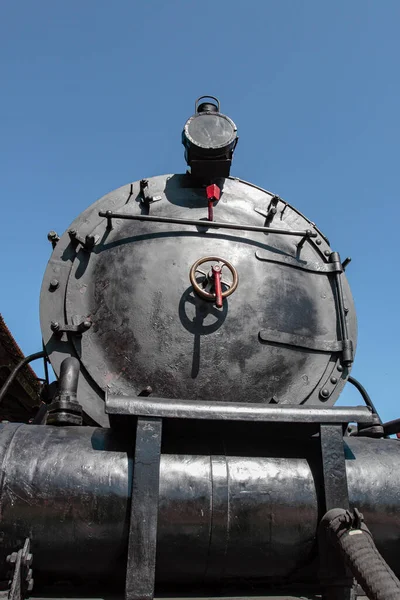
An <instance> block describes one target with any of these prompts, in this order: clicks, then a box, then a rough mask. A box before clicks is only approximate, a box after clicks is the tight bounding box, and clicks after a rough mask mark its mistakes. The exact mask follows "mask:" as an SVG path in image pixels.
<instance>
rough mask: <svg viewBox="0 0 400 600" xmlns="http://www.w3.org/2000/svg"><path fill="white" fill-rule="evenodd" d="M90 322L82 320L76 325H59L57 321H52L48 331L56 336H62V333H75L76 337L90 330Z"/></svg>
mask: <svg viewBox="0 0 400 600" xmlns="http://www.w3.org/2000/svg"><path fill="white" fill-rule="evenodd" d="M91 326H92V321H90V320H89V319H84V320H83V321H81V323H78V325H61V324H60V323H59V322H58V321H52V322H51V324H50V329H51V330H52V332H53V333H54V335H56V336H60V337H61V336H62V334H63V333H75V334H76V335H82V333H84V332H85V331H87V330H88V329H90V328H91Z"/></svg>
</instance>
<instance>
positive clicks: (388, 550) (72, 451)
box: [0, 424, 400, 589]
mask: <svg viewBox="0 0 400 600" xmlns="http://www.w3.org/2000/svg"><path fill="white" fill-rule="evenodd" d="M246 427H247V428H248V427H250V425H249V424H248V425H246ZM264 427H265V426H264V425H263V426H260V429H259V430H258V431H259V435H258V436H257V435H252V437H251V441H250V444H247V445H246V447H245V446H244V444H243V439H240V436H235V435H233V436H231V437H229V438H228V437H227V436H225V435H224V436H222V437H221V436H219V435H218V436H217V438H218V439H217V438H215V439H211V437H212V436H209V437H208V438H207V439H204V436H200V435H199V436H198V437H197V438H194V437H193V436H192V435H191V436H190V444H191V447H190V449H188V447H187V440H186V441H185V440H183V443H182V438H179V439H177V438H176V437H175V436H172V437H171V438H169V442H168V443H169V447H168V453H167V454H162V457H161V470H160V487H159V513H158V515H159V516H158V535H157V563H156V584H157V586H158V588H159V589H163V586H164V589H165V586H166V585H167V584H168V583H173V584H175V585H179V584H182V583H185V582H186V583H190V584H193V585H194V584H196V585H198V586H200V587H202V586H204V585H206V584H207V583H211V584H212V583H213V582H214V584H215V583H216V582H217V585H219V584H220V583H221V582H223V581H231V582H232V581H233V582H235V584H236V587H237V588H238V589H239V587H240V585H241V582H242V581H243V580H244V579H246V580H248V581H250V582H251V581H253V582H256V581H257V580H258V581H260V580H262V581H264V582H266V583H265V585H266V586H268V585H272V584H273V583H274V582H278V583H279V582H280V581H282V580H285V581H287V582H288V583H290V582H300V581H302V580H303V581H304V578H305V577H308V580H309V581H313V582H314V583H317V582H318V574H317V566H318V565H317V564H314V566H313V563H312V558H313V556H314V552H315V548H316V534H317V529H318V523H319V508H320V507H321V506H322V505H323V487H322V483H321V473H320V460H319V440H318V439H316V438H310V439H308V440H303V441H302V442H301V443H300V442H299V440H296V439H290V438H286V439H279V438H277V437H275V438H274V439H272V438H271V439H270V437H269V436H265V429H264ZM221 439H222V441H221ZM216 444H217V445H219V446H220V447H221V448H222V447H225V449H226V450H225V453H224V454H219V453H218V449H217V447H216ZM179 447H183V448H185V449H187V450H189V452H188V451H187V450H186V453H185V454H179ZM246 448H247V449H246ZM249 449H250V450H251V456H248V455H247V454H246V453H249ZM345 450H346V472H347V480H348V489H349V500H350V505H351V506H357V508H359V510H360V511H362V513H363V514H364V517H365V522H366V523H367V525H368V527H369V529H370V530H371V532H372V534H373V536H374V540H375V543H376V546H377V548H378V550H379V551H380V552H381V553H382V555H383V556H384V558H385V560H386V561H387V562H388V564H389V565H390V567H391V568H392V569H393V571H394V572H395V573H396V574H397V575H398V574H399V573H400V559H399V553H398V540H399V539H400V520H399V518H398V515H399V512H400V496H399V492H398V490H399V489H400V470H399V469H398V464H399V459H400V444H399V443H398V441H397V440H383V439H379V440H378V439H367V438H346V440H345ZM0 470H1V472H2V479H1V482H0V514H1V515H2V517H1V522H0V536H1V539H2V543H1V545H0V577H1V578H2V579H4V578H5V577H6V573H5V571H6V570H7V568H8V566H7V563H6V557H7V555H8V554H10V553H11V552H13V551H14V550H15V548H18V547H19V545H20V542H21V540H24V539H25V538H26V537H29V538H30V540H31V544H32V549H33V553H34V561H35V562H34V564H35V580H36V579H37V578H38V579H39V578H44V577H45V578H47V579H48V580H49V581H52V580H53V581H54V580H59V579H60V578H61V579H62V580H63V581H65V580H69V581H74V580H79V579H80V577H82V574H83V575H84V577H85V580H86V581H87V582H88V581H91V580H92V581H93V580H96V581H104V580H110V578H113V580H115V578H116V579H117V580H118V581H119V582H120V583H121V582H123V581H124V578H125V567H126V552H127V536H128V529H129V518H128V515H129V508H130V498H131V481H132V439H131V435H130V432H129V433H124V432H122V431H118V430H117V431H113V430H110V429H106V428H103V429H96V428H92V427H69V428H56V427H43V426H40V425H16V424H8V425H0ZM302 578H303V579H302Z"/></svg>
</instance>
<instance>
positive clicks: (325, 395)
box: [320, 388, 329, 398]
mask: <svg viewBox="0 0 400 600" xmlns="http://www.w3.org/2000/svg"><path fill="white" fill-rule="evenodd" d="M320 396H322V398H329V390H328V389H326V388H323V389H322V390H321V391H320Z"/></svg>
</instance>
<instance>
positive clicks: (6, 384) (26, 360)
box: [0, 350, 46, 404]
mask: <svg viewBox="0 0 400 600" xmlns="http://www.w3.org/2000/svg"><path fill="white" fill-rule="evenodd" d="M44 356H46V353H45V351H44V350H42V351H41V352H35V353H34V354H29V356H26V357H25V358H24V359H23V360H21V362H19V363H18V364H17V366H16V367H15V368H14V369H13V370H12V371H11V373H10V374H9V376H8V377H7V379H6V381H5V382H4V385H3V387H2V388H1V390H0V404H1V403H2V401H3V398H4V396H5V395H6V393H7V391H8V388H9V387H10V385H11V384H12V382H13V381H14V379H15V378H16V376H17V375H18V373H19V372H20V370H21V369H22V368H23V367H25V366H26V365H27V364H28V363H30V362H32V361H33V360H37V359H38V358H43V357H44Z"/></svg>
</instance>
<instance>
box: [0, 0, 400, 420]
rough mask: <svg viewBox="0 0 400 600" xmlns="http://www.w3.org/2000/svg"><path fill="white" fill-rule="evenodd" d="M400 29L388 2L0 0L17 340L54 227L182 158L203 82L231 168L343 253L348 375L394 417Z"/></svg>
mask: <svg viewBox="0 0 400 600" xmlns="http://www.w3.org/2000/svg"><path fill="white" fill-rule="evenodd" d="M399 31H400V2H398V0H381V1H379V0H374V1H371V0H350V1H349V0H346V1H343V0H335V2H326V1H323V2H321V0H290V1H289V0H279V1H278V0H275V1H273V2H272V1H270V0H258V1H256V0H247V1H246V2H238V1H236V0H219V1H218V0H214V2H210V1H208V0H204V1H203V2H200V1H196V2H192V1H190V0H180V1H178V0H170V1H169V2H166V1H161V0H148V1H147V2H135V1H132V0H114V1H113V2H110V1H107V2H105V1H103V0H79V1H77V0H69V1H68V2H55V1H54V0H51V1H50V0H39V1H38V2H32V1H31V0H29V1H28V0H22V1H18V0H14V1H13V2H11V1H9V2H2V3H1V7H0V68H1V75H0V76H1V94H0V107H1V110H0V118H1V129H0V148H1V156H0V183H1V186H0V190H1V207H2V210H1V241H2V246H1V260H0V282H1V283H0V285H1V293H0V312H2V313H3V315H4V317H5V319H6V321H7V323H8V325H9V327H10V329H11V330H12V332H13V333H14V335H15V337H16V339H17V341H18V342H19V344H20V345H21V347H22V349H23V350H24V352H26V353H30V352H34V351H37V350H38V349H40V346H41V334H40V328H39V319H38V312H39V290H40V285H41V279H42V275H43V272H44V269H45V266H46V262H47V260H48V257H49V255H50V246H49V243H48V242H47V239H46V235H47V232H48V231H49V230H50V229H55V230H57V231H58V232H59V233H62V232H63V231H64V230H65V229H66V228H67V227H68V225H69V223H70V222H71V221H72V220H73V218H74V217H75V216H76V215H78V214H79V213H80V212H81V211H82V210H83V209H84V208H85V207H86V206H88V205H89V204H91V203H92V202H94V201H95V200H96V199H97V198H99V197H101V196H103V195H104V194H105V193H106V192H108V191H110V190H112V189H114V188H116V187H119V186H121V185H123V184H125V183H128V182H130V181H134V180H137V179H141V178H143V177H149V176H152V175H157V174H163V173H172V172H178V173H180V172H183V171H184V169H185V163H184V160H183V148H182V146H181V144H180V132H181V129H182V126H183V123H184V121H185V120H186V118H187V117H189V116H190V115H191V114H192V112H193V101H194V99H195V98H196V97H197V96H199V95H201V94H207V93H209V94H213V95H217V96H219V97H220V99H221V102H222V109H223V112H225V113H226V114H228V115H229V116H230V117H231V118H233V119H234V121H235V122H236V124H237V125H238V129H239V135H240V142H239V146H238V148H237V151H236V154H235V160H234V166H233V169H232V174H234V175H236V176H238V177H241V178H243V179H245V180H249V181H252V182H254V183H256V184H258V185H260V186H263V187H265V188H267V189H270V190H272V191H274V192H275V193H277V194H279V195H280V196H281V197H283V198H285V199H286V200H287V201H288V202H290V203H291V204H294V205H295V206H296V207H297V208H299V209H300V210H301V211H302V212H304V213H305V214H306V216H307V217H309V218H310V219H311V220H313V221H315V222H316V223H317V225H318V226H319V227H320V228H321V229H322V231H323V232H324V233H325V234H326V235H327V236H328V237H329V238H330V240H331V244H332V246H333V248H334V249H335V250H338V251H339V252H340V253H341V255H342V257H343V258H344V257H346V256H351V257H352V259H353V261H352V263H351V265H350V267H349V268H348V270H347V273H348V277H349V280H350V284H351V287H352V291H353V295H354V297H355V302H356V308H357V312H358V320H359V346H358V351H357V356H356V362H355V365H354V368H353V375H354V376H355V377H357V378H359V379H360V380H361V381H362V382H363V383H364V385H365V386H366V387H367V389H368V390H369V391H370V393H371V396H372V397H373V399H374V401H375V403H376V404H377V406H378V407H379V409H380V411H381V413H382V416H383V418H384V419H391V418H395V417H397V416H400V398H399V381H398V376H399V372H400V352H399V340H400V318H399V295H400V286H399V262H398V261H399V259H398V254H399V251H398V243H399V237H400V235H399V222H400V208H399V194H398V180H399V137H400V136H399V133H400V131H399V129H400V128H399V110H400V98H399V96H400V94H399V92H400V83H399V70H400V69H399V57H400V41H399V40H400V34H399ZM348 387H350V386H349V385H348V386H347V388H348ZM344 401H346V402H351V403H358V402H359V398H358V396H357V394H356V393H355V392H353V391H352V390H350V391H345V394H344Z"/></svg>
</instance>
